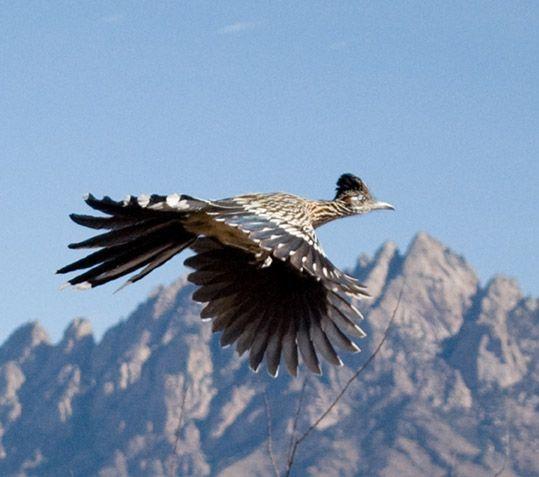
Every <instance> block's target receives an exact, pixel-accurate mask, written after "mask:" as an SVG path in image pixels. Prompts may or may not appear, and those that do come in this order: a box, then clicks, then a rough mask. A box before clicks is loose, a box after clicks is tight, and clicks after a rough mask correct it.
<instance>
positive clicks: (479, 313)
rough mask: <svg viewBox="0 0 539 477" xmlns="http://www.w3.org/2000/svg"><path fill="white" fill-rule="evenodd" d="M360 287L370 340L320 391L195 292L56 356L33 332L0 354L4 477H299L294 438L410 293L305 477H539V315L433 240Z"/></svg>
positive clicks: (307, 456)
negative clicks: (207, 318)
mask: <svg viewBox="0 0 539 477" xmlns="http://www.w3.org/2000/svg"><path fill="white" fill-rule="evenodd" d="M353 274H354V275H355V276H357V277H358V278H360V279H361V280H362V281H364V282H365V283H366V284H367V285H368V287H369V289H370V292H371V294H372V295H373V299H372V300H370V301H369V302H368V303H367V302H361V303H359V304H358V306H359V307H360V308H362V309H363V311H364V312H365V314H366V326H365V328H366V330H367V331H368V337H367V338H366V339H365V340H364V349H363V352H362V353H358V354H355V355H351V356H345V357H344V359H345V366H344V367H342V368H339V369H333V368H330V367H325V368H324V371H325V373H324V375H323V376H322V377H321V378H320V377H316V376H307V375H306V373H301V374H300V376H299V378H296V379H292V378H290V377H289V376H288V375H286V373H281V375H280V376H279V377H278V378H277V379H272V378H270V377H269V376H267V375H266V373H265V372H260V373H258V374H254V373H252V372H251V371H250V370H249V369H248V366H247V363H246V362H245V360H244V359H238V358H237V356H235V355H234V351H233V350H232V349H231V348H228V349H224V350H223V349H221V348H220V347H219V345H218V338H217V337H216V336H212V335H211V332H210V325H209V324H208V323H204V322H202V321H201V320H200V318H199V316H198V313H199V310H200V308H199V306H198V305H196V304H195V303H193V302H192V301H191V300H190V295H191V293H192V291H193V288H192V286H191V285H189V284H187V283H186V281H185V280H184V279H179V280H178V281H177V282H175V283H174V284H172V285H171V286H169V287H163V288H160V289H158V290H157V291H156V292H155V293H154V294H152V296H150V297H149V298H148V299H147V300H146V301H145V302H144V303H142V304H141V305H140V306H139V307H138V308H137V309H136V310H135V311H134V313H133V314H132V315H131V316H130V317H129V318H128V319H127V320H125V321H123V322H121V323H119V324H117V325H115V326H113V327H112V328H111V329H109V330H108V332H107V333H106V334H105V335H104V337H103V339H102V340H101V341H100V342H99V343H96V342H95V340H94V338H93V336H92V331H91V327H90V324H89V322H88V321H86V320H82V319H77V320H74V321H73V322H72V323H71V325H70V326H69V327H68V328H67V330H66V331H65V334H64V337H63V339H62V340H61V341H60V342H59V343H57V344H51V343H50V341H49V339H48V337H47V334H46V332H45V330H43V329H42V328H41V327H40V326H39V324H38V323H29V324H27V325H25V326H22V327H21V328H19V329H17V330H16V331H15V332H14V333H13V334H12V335H11V336H10V337H9V338H8V339H7V340H6V342H5V343H4V344H3V345H2V346H1V347H0V474H1V475H17V476H32V475H40V476H58V475H72V476H87V475H98V476H103V477H105V476H127V475H129V476H170V475H182V476H184V475H185V476H187V475H193V476H205V475H218V476H223V477H225V476H230V477H232V476H241V475H248V476H255V475H286V471H287V467H288V466H287V462H288V460H289V454H290V449H291V442H292V438H293V435H295V436H296V437H300V436H301V435H302V434H303V433H304V432H305V431H306V430H307V429H308V428H309V426H310V425H311V424H312V423H314V422H315V420H316V419H317V418H318V417H319V416H320V415H321V414H322V413H323V412H324V411H325V410H326V409H328V406H329V405H330V404H331V403H332V401H333V400H334V399H335V396H336V395H337V393H338V392H339V391H340V389H341V388H342V386H343V385H344V384H345V383H346V381H347V380H348V378H349V377H350V376H351V375H352V374H353V372H354V371H355V370H356V369H358V368H359V367H360V366H361V365H362V364H363V363H365V362H366V360H367V359H368V358H369V356H370V355H371V354H372V352H373V349H374V348H375V347H376V345H377V344H378V343H379V342H380V340H381V339H382V336H383V335H384V332H385V330H386V327H387V325H388V322H389V320H390V317H391V315H392V313H393V312H394V310H395V307H396V305H397V301H398V297H399V294H400V293H401V291H402V298H401V302H400V304H399V306H398V308H397V311H396V315H395V316H396V317H395V320H394V322H393V325H392V327H391V328H390V330H389V332H388V335H387V340H386V341H385V343H384V345H383V346H382V348H381V349H380V352H379V353H378V354H377V355H376V357H375V359H374V360H372V362H371V363H370V365H369V366H368V367H367V368H366V369H365V370H364V371H363V372H362V373H361V374H360V375H359V376H358V377H357V379H356V380H355V381H354V382H353V383H352V384H351V386H350V388H349V389H348V391H347V392H346V393H345V394H344V396H343V397H342V398H341V399H340V400H339V401H338V402H337V404H336V405H335V406H334V407H333V408H332V410H331V411H330V412H329V414H328V415H327V416H326V417H325V418H324V419H323V420H322V421H321V422H320V423H319V424H318V425H317V427H316V428H315V429H313V430H312V431H311V432H310V434H309V435H308V436H307V437H306V438H305V439H304V440H302V441H301V442H300V444H299V445H298V446H297V450H296V453H295V456H294V459H293V462H292V467H291V475H298V476H299V475H308V476H337V475H338V476H387V477H389V476H396V475H398V476H399V477H404V476H449V475H458V476H474V477H481V476H493V475H503V476H506V477H508V476H517V475H519V476H534V475H539V302H538V300H537V299H536V298H529V297H528V298H526V297H523V296H522V294H521V292H520V291H519V289H518V286H517V284H516V283H515V282H514V281H513V280H510V279H508V278H504V277H495V278H493V279H492V280H491V281H489V282H488V283H487V284H486V285H485V286H482V285H481V284H480V283H479V282H478V279H477V276H476V274H475V273H474V271H473V269H472V268H471V267H470V266H469V265H468V264H467V263H466V261H465V260H464V259H463V258H462V257H460V256H458V255H457V254H455V253H454V252H452V251H451V250H449V249H448V248H447V247H445V246H444V245H442V244H440V243H439V242H437V241H436V240H434V239H433V238H431V237H429V236H428V235H426V234H424V233H420V234H418V235H417V236H416V237H415V239H414V240H413V241H412V243H411V244H410V246H409V247H408V250H407V251H406V252H405V253H400V252H399V250H398V249H397V247H396V245H395V244H393V243H386V244H385V245H383V246H382V247H381V248H380V250H379V251H378V252H377V253H376V254H375V256H374V257H372V258H371V257H367V256H361V257H360V258H359V260H358V262H357V264H356V266H355V268H354V269H353ZM298 409H299V412H298ZM296 415H297V416H298V417H297V422H296V423H295V416H296ZM294 428H296V433H295V434H294V433H293V431H294ZM269 434H271V439H269V438H268V435H269ZM272 455H273V459H272V458H271V456H272ZM272 460H273V463H274V464H273V463H272Z"/></svg>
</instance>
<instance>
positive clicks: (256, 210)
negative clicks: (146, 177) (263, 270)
mask: <svg viewBox="0 0 539 477" xmlns="http://www.w3.org/2000/svg"><path fill="white" fill-rule="evenodd" d="M206 213H207V214H208V215H210V216H212V217H213V219H214V220H215V221H217V222H223V223H225V224H227V225H228V226H230V227H234V228H237V229H238V230H240V231H242V232H243V233H245V234H246V235H247V236H248V237H249V239H250V240H252V241H253V242H254V243H255V244H257V245H258V246H259V247H260V248H261V249H263V250H265V251H267V252H269V253H270V254H271V256H272V257H273V258H276V259H278V260H281V261H283V262H286V263H287V264H288V265H289V266H291V267H292V268H293V269H295V270H297V271H299V272H302V273H303V272H306V273H307V274H308V275H310V276H311V277H313V278H315V279H316V280H317V281H322V282H323V283H324V284H325V286H326V287H328V288H329V289H331V290H333V291H334V292H336V293H345V294H351V295H354V296H358V297H360V296H364V297H365V296H367V297H368V296H369V294H368V293H367V291H366V288H365V286H363V285H362V284H361V283H359V282H358V281H357V280H356V279H355V278H353V277H351V276H349V275H347V274H346V273H344V272H342V271H341V270H339V269H338V268H337V267H336V266H335V265H333V263H331V261H330V260H329V259H328V258H327V256H326V254H325V253H324V251H323V250H322V247H321V246H320V243H319V241H318V238H317V236H316V233H315V231H314V228H313V226H312V224H311V222H310V220H309V217H308V214H309V211H308V210H307V209H306V206H305V202H304V201H303V200H299V199H298V198H297V197H296V196H293V195H288V194H269V195H266V196H261V195H246V196H238V197H233V198H231V199H226V200H221V201H216V202H212V206H211V207H210V208H208V209H207V212H206Z"/></svg>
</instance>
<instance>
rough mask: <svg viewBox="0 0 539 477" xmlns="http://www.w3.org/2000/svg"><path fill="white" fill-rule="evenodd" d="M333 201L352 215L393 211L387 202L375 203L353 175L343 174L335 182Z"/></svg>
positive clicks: (363, 184)
mask: <svg viewBox="0 0 539 477" xmlns="http://www.w3.org/2000/svg"><path fill="white" fill-rule="evenodd" d="M335 200H336V201H340V202H342V203H344V204H345V205H346V207H347V208H348V209H349V210H350V212H351V213H352V214H365V213H367V212H371V211H372V210H381V209H389V210H395V207H393V206H392V205H391V204H388V203H387V202H380V201H377V200H376V199H375V198H374V197H373V196H372V195H371V193H370V191H369V189H368V187H367V186H366V184H365V183H364V182H363V181H362V180H361V179H360V178H359V177H357V176H354V175H353V174H343V175H342V176H341V177H339V180H338V181H337V191H336V194H335Z"/></svg>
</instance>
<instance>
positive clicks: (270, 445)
mask: <svg viewBox="0 0 539 477" xmlns="http://www.w3.org/2000/svg"><path fill="white" fill-rule="evenodd" d="M264 406H265V408H266V424H267V428H268V453H269V456H270V459H271V465H272V467H273V472H274V473H275V477H279V469H278V468H277V464H276V463H275V455H274V454H273V436H272V431H271V409H270V405H269V401H268V393H267V392H266V388H264Z"/></svg>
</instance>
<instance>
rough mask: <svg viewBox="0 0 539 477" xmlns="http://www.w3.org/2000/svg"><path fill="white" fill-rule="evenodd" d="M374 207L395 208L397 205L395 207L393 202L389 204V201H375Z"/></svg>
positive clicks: (377, 208) (379, 208) (376, 208)
mask: <svg viewBox="0 0 539 477" xmlns="http://www.w3.org/2000/svg"><path fill="white" fill-rule="evenodd" d="M373 209H375V210H381V209H388V210H395V207H393V206H392V205H391V204H388V203H387V202H375V203H374V207H373Z"/></svg>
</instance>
